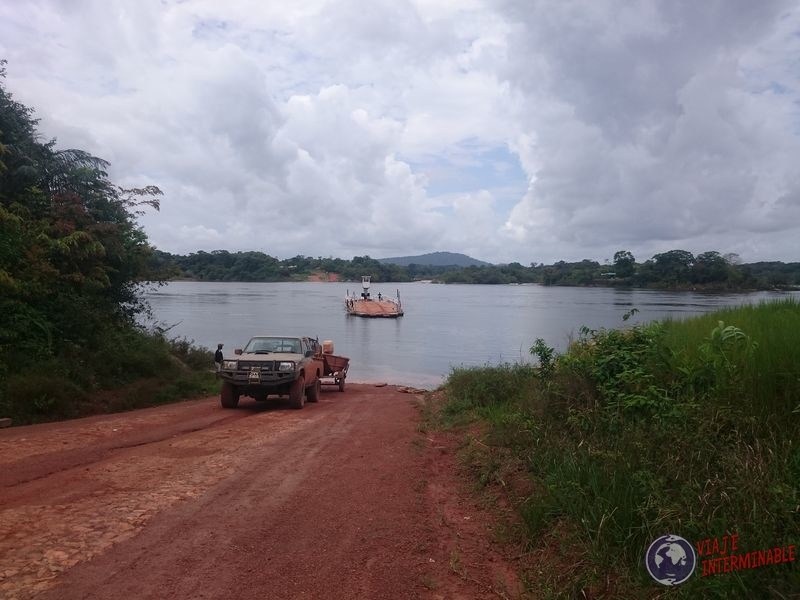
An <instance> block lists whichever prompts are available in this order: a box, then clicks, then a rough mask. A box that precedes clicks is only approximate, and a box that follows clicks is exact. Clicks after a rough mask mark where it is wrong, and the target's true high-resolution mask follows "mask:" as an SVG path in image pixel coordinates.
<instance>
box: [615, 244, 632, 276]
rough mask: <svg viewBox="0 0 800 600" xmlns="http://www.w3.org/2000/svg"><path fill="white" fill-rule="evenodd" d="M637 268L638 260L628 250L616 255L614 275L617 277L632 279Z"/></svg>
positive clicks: (620, 251)
mask: <svg viewBox="0 0 800 600" xmlns="http://www.w3.org/2000/svg"><path fill="white" fill-rule="evenodd" d="M635 268H636V259H635V258H634V257H633V254H631V253H630V252H628V251H627V250H619V251H618V252H615V253H614V273H615V274H616V276H617V277H630V276H632V275H633V273H634V271H635Z"/></svg>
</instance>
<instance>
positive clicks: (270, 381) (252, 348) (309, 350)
mask: <svg viewBox="0 0 800 600" xmlns="http://www.w3.org/2000/svg"><path fill="white" fill-rule="evenodd" d="M235 354H236V358H232V359H231V358H226V359H224V360H223V361H222V368H221V369H220V371H219V378H220V379H222V391H221V392H220V403H221V404H222V406H223V407H224V408H236V406H238V404H239V397H240V396H250V397H251V398H254V399H255V400H261V401H264V400H266V399H267V397H268V396H269V395H270V394H273V395H281V396H283V395H287V394H288V395H289V404H290V405H291V407H292V408H303V405H304V404H305V400H306V398H308V401H309V402H317V401H318V400H319V392H320V377H321V376H322V373H323V364H324V363H323V359H322V348H321V346H320V344H319V343H318V342H317V340H316V339H314V338H310V337H299V336H272V335H259V336H256V337H254V338H251V339H250V341H249V342H247V345H246V346H245V347H244V348H243V349H237V350H236V351H235Z"/></svg>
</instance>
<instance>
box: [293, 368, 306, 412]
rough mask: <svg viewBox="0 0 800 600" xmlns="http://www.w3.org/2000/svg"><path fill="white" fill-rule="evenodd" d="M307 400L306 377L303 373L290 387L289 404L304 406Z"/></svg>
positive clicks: (295, 406)
mask: <svg viewBox="0 0 800 600" xmlns="http://www.w3.org/2000/svg"><path fill="white" fill-rule="evenodd" d="M305 401H306V379H305V377H303V376H302V375H300V377H298V378H297V379H295V380H294V381H293V382H292V387H290V388H289V406H291V407H292V408H303V405H304V404H305Z"/></svg>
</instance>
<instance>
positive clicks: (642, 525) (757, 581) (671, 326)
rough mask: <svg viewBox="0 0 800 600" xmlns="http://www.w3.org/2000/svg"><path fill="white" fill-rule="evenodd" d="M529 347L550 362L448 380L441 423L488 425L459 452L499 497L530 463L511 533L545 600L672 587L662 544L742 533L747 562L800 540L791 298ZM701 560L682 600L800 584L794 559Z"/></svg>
mask: <svg viewBox="0 0 800 600" xmlns="http://www.w3.org/2000/svg"><path fill="white" fill-rule="evenodd" d="M533 352H534V353H535V354H536V355H537V356H538V357H539V358H540V366H539V367H532V366H526V365H501V366H498V367H481V368H475V369H455V370H453V372H452V373H451V374H450V377H449V378H448V381H447V382H446V384H445V386H444V394H445V401H444V403H443V404H442V406H441V410H440V411H439V412H438V413H435V417H433V416H432V417H431V419H430V420H431V422H434V423H435V425H436V426H438V427H445V428H448V427H456V428H461V427H463V428H465V430H468V431H470V432H474V431H475V430H476V428H475V427H474V425H473V426H471V427H470V426H469V424H474V423H476V422H478V423H483V424H485V425H486V427H484V428H478V430H479V431H482V432H483V433H482V434H481V436H480V437H479V438H475V439H472V438H474V436H472V438H471V437H467V438H466V439H465V443H464V451H463V452H462V456H463V459H464V461H465V463H466V464H467V465H468V466H469V468H470V470H471V472H472V473H473V476H474V478H475V481H476V485H478V486H480V487H486V486H493V487H495V488H498V489H500V488H504V487H505V486H506V485H507V481H506V479H508V476H507V473H509V472H514V470H515V469H517V470H519V468H518V465H522V471H524V474H525V477H527V478H529V480H530V486H529V489H528V491H527V493H523V494H520V493H513V494H510V495H509V498H511V500H512V502H514V503H515V506H516V509H517V515H518V517H517V521H516V523H515V524H514V525H513V526H511V527H509V528H508V531H513V532H515V534H516V535H518V536H519V539H520V540H522V542H523V543H524V544H525V547H526V548H527V550H528V553H529V557H530V558H531V559H532V560H531V563H530V564H531V567H530V569H529V572H528V573H527V574H526V575H525V580H526V581H527V582H528V585H529V586H530V589H531V593H532V594H533V595H534V597H570V596H572V595H573V594H580V593H586V594H588V595H590V597H607V598H615V597H630V598H638V597H642V598H647V597H652V596H653V595H656V594H658V593H660V592H663V590H664V588H662V587H661V586H660V585H659V584H657V583H656V582H654V581H652V580H651V579H650V577H649V575H648V574H647V573H646V571H645V569H644V566H643V565H644V553H645V550H646V549H647V547H648V545H649V543H650V542H651V541H652V540H653V539H655V538H657V537H659V536H660V535H663V534H665V533H674V534H677V535H681V536H683V537H685V538H687V539H688V540H690V541H699V540H701V539H704V538H709V537H712V538H713V537H721V536H722V535H725V534H729V533H738V534H739V552H740V553H744V552H750V551H755V550H764V549H767V548H773V547H775V546H788V545H791V544H797V543H798V542H799V541H800V497H799V496H798V487H800V436H798V433H797V432H798V431H800V408H798V404H800V304H798V303H797V302H796V301H793V300H786V301H781V302H776V303H770V304H762V305H757V306H744V307H741V308H735V309H726V310H723V311H719V312H717V313H714V314H711V315H705V316H702V317H698V318H694V319H690V320H686V321H665V322H659V323H651V324H648V325H641V326H637V327H633V328H630V329H627V330H624V331H621V330H601V331H589V330H583V331H582V334H581V336H580V338H579V339H578V340H577V341H575V342H574V343H573V344H572V345H571V347H570V349H569V350H568V351H567V352H566V353H565V354H563V355H561V356H556V355H555V354H554V353H552V351H551V349H548V348H547V347H546V346H545V345H544V344H543V343H539V341H537V345H534V348H533ZM431 414H432V415H433V414H434V413H431ZM515 465H516V466H515ZM517 489H520V486H517ZM522 489H524V486H522ZM556 542H557V543H556ZM702 559H703V557H698V567H697V571H696V573H695V575H694V576H693V577H692V578H691V579H690V580H689V581H688V582H686V583H685V584H683V585H681V586H679V587H677V588H674V589H672V590H670V592H671V595H673V596H675V597H678V598H693V597H707V598H726V597H777V598H780V597H790V596H791V594H792V593H796V591H797V590H799V589H800V569H798V567H797V563H790V564H784V565H776V566H767V567H764V568H759V569H751V570H744V571H738V572H735V573H728V574H724V575H719V576H710V577H701V576H700V572H701V565H700V564H699V563H700V561H701V560H702Z"/></svg>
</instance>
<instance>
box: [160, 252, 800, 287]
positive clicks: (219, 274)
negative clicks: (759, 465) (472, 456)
mask: <svg viewBox="0 0 800 600" xmlns="http://www.w3.org/2000/svg"><path fill="white" fill-rule="evenodd" d="M150 266H151V268H152V270H153V271H154V272H158V273H160V274H161V276H163V277H165V278H167V279H194V280H198V281H292V280H298V279H300V280H304V279H307V278H308V277H309V276H310V275H311V274H313V273H317V274H336V275H337V276H338V277H339V279H342V280H346V281H358V280H359V279H360V278H361V276H362V275H371V276H372V279H373V281H376V282H386V281H416V280H429V279H430V280H435V281H440V282H443V283H482V284H508V283H541V284H544V285H603V286H630V287H651V288H677V289H692V288H694V289H772V288H776V287H790V286H800V263H782V262H769V263H766V262H761V263H753V264H745V265H743V264H738V260H737V259H736V257H735V256H722V255H720V254H719V253H718V252H715V251H710V252H703V253H701V254H698V255H697V256H694V255H692V254H691V253H690V252H687V251H685V250H671V251H669V252H664V253H662V254H656V255H655V256H654V257H653V258H651V259H650V260H647V261H645V262H644V263H637V262H636V260H635V258H634V256H633V254H631V253H630V252H628V251H626V250H620V251H619V252H617V253H616V254H615V255H614V262H613V264H606V265H601V264H600V263H598V262H597V261H593V260H582V261H578V262H564V261H559V262H557V263H554V264H552V265H545V264H532V265H530V266H527V267H526V266H524V265H522V264H520V263H517V262H513V263H510V264H507V265H486V266H469V267H459V266H455V265H451V266H432V265H421V264H414V263H411V264H409V265H406V266H402V265H397V264H388V263H385V262H381V261H379V260H376V259H373V258H370V257H369V256H356V257H355V258H353V259H352V260H344V259H341V258H323V257H317V258H312V257H310V256H299V255H298V256H295V257H293V258H288V259H284V260H279V259H277V258H275V257H273V256H270V255H268V254H265V253H263V252H228V251H226V250H215V251H213V252H202V251H200V252H196V253H192V254H189V255H188V256H181V255H174V254H169V253H167V252H156V253H155V254H154V256H153V258H152V260H151V264H150Z"/></svg>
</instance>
